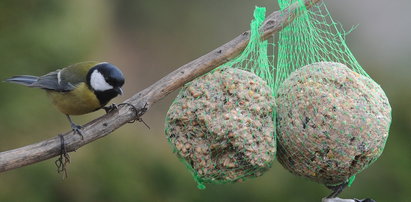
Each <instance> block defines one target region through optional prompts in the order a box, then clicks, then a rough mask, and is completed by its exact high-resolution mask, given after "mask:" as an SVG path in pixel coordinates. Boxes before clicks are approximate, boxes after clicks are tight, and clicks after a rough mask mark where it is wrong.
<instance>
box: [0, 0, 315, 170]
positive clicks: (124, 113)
mask: <svg viewBox="0 0 411 202" xmlns="http://www.w3.org/2000/svg"><path fill="white" fill-rule="evenodd" d="M318 2H320V0H305V5H306V7H307V8H308V9H309V8H311V6H312V5H314V4H316V3H318ZM298 7H299V5H298V3H296V4H293V5H291V6H290V7H289V8H287V9H285V10H283V11H276V12H273V13H272V14H271V15H269V16H268V17H267V19H266V21H264V24H263V26H262V28H261V31H262V37H263V39H267V38H268V37H270V36H271V35H273V34H275V33H277V32H278V31H280V30H281V29H282V28H283V27H284V26H287V25H288V24H289V23H290V22H292V20H293V19H294V18H295V17H296V15H298V12H296V9H297V8H298ZM249 35H250V31H246V32H244V33H242V34H241V35H239V36H238V37H236V38H235V39H233V40H231V41H230V42H228V43H226V44H224V45H222V46H220V47H218V48H217V49H215V50H213V51H211V52H209V53H208V54H206V55H204V56H202V57H200V58H198V59H196V60H193V61H191V62H189V63H187V64H185V65H183V66H181V67H180V68H178V69H177V70H175V71H173V72H171V73H170V74H168V75H167V76H165V77H164V78H162V79H160V80H159V81H157V82H156V83H154V84H153V85H151V86H150V87H148V88H146V89H144V90H142V91H140V92H139V93H137V94H135V95H134V96H132V97H131V98H129V99H127V100H125V101H124V102H127V103H130V104H132V105H133V106H135V108H133V107H132V106H128V105H123V106H121V107H119V109H118V110H114V111H112V112H111V113H108V114H106V115H104V116H102V117H100V118H97V119H95V120H93V121H91V122H89V123H87V124H85V125H84V126H83V134H84V139H83V140H82V139H81V137H80V136H79V135H77V134H74V133H73V132H67V133H65V134H64V135H63V137H64V140H65V143H66V150H67V151H69V152H71V151H75V150H77V149H78V148H80V147H82V146H84V145H86V144H88V143H90V142H93V141H94V140H97V139H99V138H102V137H104V136H106V135H108V134H110V133H111V132H113V131H114V130H116V129H117V128H119V127H121V126H122V125H124V124H126V123H128V122H130V121H133V120H135V119H136V118H138V116H139V115H142V114H143V113H144V112H145V110H143V109H144V107H146V108H147V109H149V108H150V107H151V106H152V104H153V103H155V102H157V101H159V100H160V99H162V98H164V97H165V96H167V95H168V94H169V93H171V92H173V91H174V90H176V89H178V88H179V87H181V86H182V85H184V84H185V83H187V82H189V81H191V80H193V79H195V78H196V77H198V76H200V75H203V74H205V73H207V72H209V71H210V70H212V69H214V68H216V67H218V66H219V65H221V64H224V63H225V62H227V61H229V60H230V59H232V58H234V57H235V56H237V55H239V54H240V53H241V51H242V50H244V48H245V47H246V45H247V44H248V41H249V37H250V36H249ZM134 109H137V110H139V112H143V113H141V114H138V113H137V112H136V111H135V110H134ZM60 143H61V142H60V138H59V137H58V136H56V137H54V138H51V139H49V140H45V141H42V142H38V143H35V144H31V145H28V146H25V147H21V148H17V149H13V150H9V151H4V152H1V153H0V172H5V171H8V170H12V169H15V168H19V167H22V166H26V165H30V164H33V163H36V162H40V161H43V160H46V159H49V158H52V157H55V156H58V155H60V152H61V151H60V149H61V148H60V146H61V145H60Z"/></svg>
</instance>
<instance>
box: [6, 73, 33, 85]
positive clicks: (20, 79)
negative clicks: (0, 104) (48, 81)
mask: <svg viewBox="0 0 411 202" xmlns="http://www.w3.org/2000/svg"><path fill="white" fill-rule="evenodd" d="M38 79H39V77H37V76H30V75H21V76H13V77H11V78H9V79H6V80H4V81H5V82H10V83H17V84H21V85H24V86H33V83H35V82H36V81H37V80H38Z"/></svg>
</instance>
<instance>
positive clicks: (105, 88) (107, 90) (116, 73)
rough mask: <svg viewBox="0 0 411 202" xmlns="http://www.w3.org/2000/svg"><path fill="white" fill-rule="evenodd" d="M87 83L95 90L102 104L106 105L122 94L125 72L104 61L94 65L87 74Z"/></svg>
mask: <svg viewBox="0 0 411 202" xmlns="http://www.w3.org/2000/svg"><path fill="white" fill-rule="evenodd" d="M87 84H88V85H89V86H90V88H91V89H92V90H93V91H94V94H96V96H97V98H98V99H99V101H100V104H101V105H106V104H107V103H108V102H109V101H110V100H111V99H113V98H114V97H116V96H117V95H122V94H123V90H122V89H121V87H122V86H123V85H124V76H123V73H122V72H121V71H120V69H118V68H117V67H116V66H114V65H112V64H110V63H107V62H102V63H99V64H97V65H95V66H94V67H92V68H91V69H90V70H89V72H88V74H87Z"/></svg>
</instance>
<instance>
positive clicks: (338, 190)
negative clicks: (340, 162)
mask: <svg viewBox="0 0 411 202" xmlns="http://www.w3.org/2000/svg"><path fill="white" fill-rule="evenodd" d="M347 185H348V181H347V182H344V183H342V184H339V185H335V186H334V185H329V186H327V185H326V186H327V188H328V189H331V190H332V191H333V192H332V193H331V194H330V195H329V196H327V198H335V197H337V196H338V194H340V193H341V192H342V191H343V190H344V189H345V187H347Z"/></svg>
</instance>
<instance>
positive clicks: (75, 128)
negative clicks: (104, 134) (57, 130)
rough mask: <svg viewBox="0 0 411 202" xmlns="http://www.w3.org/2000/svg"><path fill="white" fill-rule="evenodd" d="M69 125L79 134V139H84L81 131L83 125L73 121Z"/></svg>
mask: <svg viewBox="0 0 411 202" xmlns="http://www.w3.org/2000/svg"><path fill="white" fill-rule="evenodd" d="M70 125H71V129H73V132H74V133H77V134H79V135H80V137H81V139H82V140H84V135H83V131H82V130H81V129H82V128H83V127H82V126H80V125H77V124H75V123H70Z"/></svg>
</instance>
